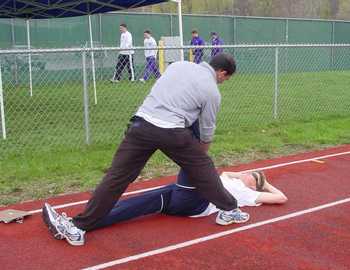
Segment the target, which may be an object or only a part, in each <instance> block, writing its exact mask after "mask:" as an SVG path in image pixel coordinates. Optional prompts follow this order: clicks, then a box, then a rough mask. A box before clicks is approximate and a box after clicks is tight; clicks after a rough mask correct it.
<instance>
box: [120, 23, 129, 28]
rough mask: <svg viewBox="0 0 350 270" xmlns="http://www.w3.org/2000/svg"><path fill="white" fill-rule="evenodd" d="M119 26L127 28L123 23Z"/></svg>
mask: <svg viewBox="0 0 350 270" xmlns="http://www.w3.org/2000/svg"><path fill="white" fill-rule="evenodd" d="M120 26H123V27H125V28H128V27H127V26H126V24H125V23H121V24H120Z"/></svg>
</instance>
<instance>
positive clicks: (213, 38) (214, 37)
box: [211, 32, 224, 57]
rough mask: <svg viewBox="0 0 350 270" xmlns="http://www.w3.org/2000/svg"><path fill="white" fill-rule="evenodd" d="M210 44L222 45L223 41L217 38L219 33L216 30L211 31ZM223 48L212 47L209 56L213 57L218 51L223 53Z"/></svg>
mask: <svg viewBox="0 0 350 270" xmlns="http://www.w3.org/2000/svg"><path fill="white" fill-rule="evenodd" d="M211 45H213V46H217V45H224V41H223V40H222V39H221V38H219V35H218V34H217V33H216V32H211ZM223 52H224V49H223V48H213V49H212V50H211V57H214V56H215V55H217V54H219V53H223Z"/></svg>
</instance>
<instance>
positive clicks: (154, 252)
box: [83, 197, 350, 270]
mask: <svg viewBox="0 0 350 270" xmlns="http://www.w3.org/2000/svg"><path fill="white" fill-rule="evenodd" d="M348 202H350V197H348V198H345V199H342V200H338V201H334V202H331V203H327V204H322V205H319V206H316V207H313V208H308V209H305V210H301V211H297V212H294V213H290V214H287V215H283V216H279V217H275V218H272V219H268V220H264V221H260V222H256V223H253V224H249V225H246V226H242V227H239V228H235V229H231V230H227V231H223V232H219V233H214V234H210V235H207V236H204V237H200V238H196V239H193V240H189V241H186V242H182V243H178V244H175V245H170V246H166V247H163V248H159V249H154V250H150V251H147V252H143V253H139V254H135V255H132V256H128V257H124V258H120V259H116V260H113V261H110V262H106V263H102V264H98V265H95V266H90V267H87V268H84V269H83V270H99V269H105V268H107V267H111V266H115V265H120V264H124V263H127V262H131V261H136V260H139V259H142V258H146V257H150V256H154V255H157V254H162V253H165V252H169V251H173V250H177V249H181V248H185V247H189V246H192V245H196V244H199V243H203V242H206V241H210V240H213V239H217V238H220V237H224V236H227V235H231V234H234V233H238V232H241V231H246V230H250V229H253V228H257V227H260V226H264V225H267V224H271V223H275V222H279V221H282V220H287V219H291V218H295V217H298V216H302V215H305V214H308V213H312V212H316V211H320V210H322V209H325V208H329V207H333V206H336V205H340V204H344V203H348Z"/></svg>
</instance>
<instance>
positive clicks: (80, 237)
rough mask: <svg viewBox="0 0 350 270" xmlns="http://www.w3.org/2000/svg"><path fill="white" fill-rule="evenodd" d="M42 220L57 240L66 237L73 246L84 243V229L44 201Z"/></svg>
mask: <svg viewBox="0 0 350 270" xmlns="http://www.w3.org/2000/svg"><path fill="white" fill-rule="evenodd" d="M42 217H43V220H44V222H45V223H46V225H47V226H48V228H49V231H50V233H51V234H52V235H53V236H54V237H55V238H56V239H58V240H62V239H64V238H65V239H66V240H67V242H68V243H69V244H71V245H73V246H81V245H84V243H85V231H83V230H81V229H79V228H78V227H76V226H75V225H74V224H73V222H72V219H71V218H69V217H67V215H66V214H65V213H62V215H60V214H58V213H57V212H56V211H55V210H54V209H53V208H52V207H51V205H49V204H48V203H45V205H44V207H43V211H42Z"/></svg>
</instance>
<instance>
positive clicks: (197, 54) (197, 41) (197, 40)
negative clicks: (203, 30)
mask: <svg viewBox="0 0 350 270" xmlns="http://www.w3.org/2000/svg"><path fill="white" fill-rule="evenodd" d="M191 45H192V46H204V45H205V42H204V40H203V39H202V38H201V37H200V36H199V35H198V31H197V30H196V29H193V30H192V39H191ZM192 53H193V57H194V58H193V62H195V63H196V64H199V63H200V62H202V57H203V49H202V48H195V49H192Z"/></svg>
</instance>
